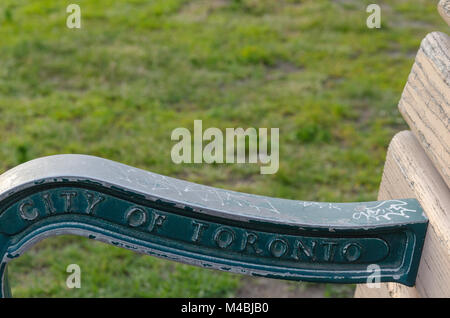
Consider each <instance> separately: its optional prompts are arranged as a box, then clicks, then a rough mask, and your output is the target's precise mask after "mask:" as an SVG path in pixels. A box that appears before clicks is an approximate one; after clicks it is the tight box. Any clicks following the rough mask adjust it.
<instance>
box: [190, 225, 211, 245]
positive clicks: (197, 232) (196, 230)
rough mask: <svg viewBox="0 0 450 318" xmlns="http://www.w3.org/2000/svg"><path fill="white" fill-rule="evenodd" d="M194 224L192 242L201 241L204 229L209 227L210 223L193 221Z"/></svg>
mask: <svg viewBox="0 0 450 318" xmlns="http://www.w3.org/2000/svg"><path fill="white" fill-rule="evenodd" d="M192 225H193V226H194V234H192V242H198V241H200V238H201V236H202V233H203V231H204V230H205V229H206V228H207V227H208V224H204V223H200V222H197V221H192Z"/></svg>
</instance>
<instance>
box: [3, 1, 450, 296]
mask: <svg viewBox="0 0 450 318" xmlns="http://www.w3.org/2000/svg"><path fill="white" fill-rule="evenodd" d="M371 2H372V1H359V0H329V1H328V0H302V1H300V0H299V1H296V0H280V1H271V0H210V1H201V0H192V1H187V0H153V1H147V0H128V1H125V0H123V1H113V0H100V1H95V2H94V1H87V0H79V1H76V3H77V4H79V5H80V7H81V13H82V28H81V29H80V30H70V29H68V28H66V26H65V23H66V22H65V21H66V17H67V13H66V6H67V5H68V4H69V3H71V2H67V1H52V0H35V1H31V0H2V2H1V3H0V61H1V64H0V132H1V136H2V139H1V140H2V142H1V143H0V158H1V161H0V169H1V171H5V170H7V169H9V168H12V167H14V166H16V165H17V164H20V163H22V162H24V161H27V160H30V159H33V158H36V157H40V156H45V155H52V154H59V153H84V154H91V155H96V156H101V157H105V158H108V159H111V160H115V161H119V162H123V163H126V164H129V165H132V166H136V167H140V168H144V169H147V170H151V171H154V172H157V173H161V174H165V175H171V176H175V177H179V178H182V179H186V180H190V181H194V182H199V183H203V184H208V185H214V186H217V187H224V188H228V189H233V190H237V191H244V192H250V193H257V194H263V195H268V196H276V197H283V198H290V199H303V200H318V201H362V200H373V199H376V194H377V188H378V185H379V182H380V178H381V173H382V168H383V162H384V159H385V154H386V149H387V146H388V143H389V141H390V139H391V138H392V136H393V135H394V134H395V133H396V132H398V131H400V130H402V129H405V128H406V125H405V124H404V121H403V120H402V119H401V117H400V115H399V113H398V111H397V107H396V105H397V103H398V100H399V98H400V95H401V92H402V89H403V86H404V84H405V82H406V79H407V77H408V74H409V70H410V68H411V66H412V63H413V59H414V56H415V52H416V51H417V49H418V47H419V44H420V41H421V39H422V38H423V37H424V36H425V35H426V34H427V33H428V32H431V31H435V30H445V28H446V27H445V24H444V22H442V21H441V19H440V18H439V16H438V13H437V11H436V2H437V1H428V0H397V1H395V2H391V1H389V2H387V1H380V5H381V7H382V28H381V29H373V30H371V29H368V28H367V27H366V25H365V21H366V18H367V16H368V13H366V11H365V8H366V6H367V5H368V4H369V3H371ZM194 119H202V120H203V126H204V127H218V128H220V129H223V130H224V129H225V128H226V127H244V128H247V127H256V128H258V127H280V169H279V171H278V173H276V174H275V175H260V174H259V168H258V167H257V166H252V165H176V164H173V163H172V161H171V159H170V150H171V147H172V146H173V142H171V140H170V133H171V131H172V130H173V129H174V128H176V127H187V128H188V129H192V128H193V121H194ZM71 263H77V264H79V265H80V266H81V269H82V288H81V289H75V290H69V289H67V288H66V287H65V279H66V277H67V273H66V272H65V269H66V266H67V265H68V264H71ZM9 271H10V277H11V281H12V286H13V295H15V296H19V297H28V296H50V297H57V296H64V297H92V296H105V297H107V296H110V297H113V296H115V297H122V296H123V297H135V296H151V297H158V296H167V297H172V296H178V297H191V296H192V297H216V296H217V297H222V296H233V295H236V294H237V293H238V290H239V287H240V284H241V277H240V276H236V275H232V274H229V273H222V272H216V271H211V270H206V269H200V268H194V267H191V266H187V265H181V264H174V263H170V262H167V261H163V260H159V259H155V258H152V257H146V256H140V255H136V254H134V253H133V252H130V251H124V250H119V249H117V248H115V247H111V246H106V245H103V244H101V243H98V242H94V241H90V240H85V239H81V238H75V237H58V238H52V239H48V240H46V241H44V242H41V243H40V244H39V245H38V246H36V247H35V248H33V249H32V250H30V251H29V252H28V253H26V254H25V255H23V256H22V257H20V258H19V259H17V260H15V261H14V262H12V264H11V266H10V269H9ZM324 292H325V296H351V294H352V287H351V286H350V287H348V286H347V287H344V288H342V287H335V286H333V285H328V286H327V287H326V288H325V289H324ZM275 296H276V295H275Z"/></svg>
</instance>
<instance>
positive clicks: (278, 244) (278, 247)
mask: <svg viewBox="0 0 450 318" xmlns="http://www.w3.org/2000/svg"><path fill="white" fill-rule="evenodd" d="M288 249H289V247H288V243H287V242H286V241H285V240H284V239H280V238H274V239H272V240H271V241H270V243H269V251H270V253H271V254H272V256H274V257H281V256H283V255H284V254H286V252H287V251H288Z"/></svg>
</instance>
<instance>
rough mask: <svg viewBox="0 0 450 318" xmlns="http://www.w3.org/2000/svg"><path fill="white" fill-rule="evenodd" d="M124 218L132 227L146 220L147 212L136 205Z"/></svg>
mask: <svg viewBox="0 0 450 318" xmlns="http://www.w3.org/2000/svg"><path fill="white" fill-rule="evenodd" d="M125 219H126V220H127V222H128V224H129V225H130V226H132V227H138V226H141V225H142V224H144V223H145V221H147V213H145V211H144V210H142V209H141V208H138V207H132V208H131V209H129V210H128V212H127V213H126V214H125Z"/></svg>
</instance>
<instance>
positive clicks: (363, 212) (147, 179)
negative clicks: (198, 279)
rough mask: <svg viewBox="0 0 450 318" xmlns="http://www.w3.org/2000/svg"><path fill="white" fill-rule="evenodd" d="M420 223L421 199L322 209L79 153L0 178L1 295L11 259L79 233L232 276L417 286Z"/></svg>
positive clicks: (28, 165)
mask: <svg viewBox="0 0 450 318" xmlns="http://www.w3.org/2000/svg"><path fill="white" fill-rule="evenodd" d="M427 222H428V221H427V218H426V217H425V215H424V213H423V210H422V208H421V206H420V205H419V203H418V202H417V200H415V199H398V200H388V201H376V202H357V203H323V202H308V201H295V200H286V199H279V198H270V197H265V196H259V195H252V194H245V193H240V192H234V191H228V190H223V189H219V188H214V187H208V186H203V185H199V184H195V183H191V182H187V181H182V180H178V179H174V178H170V177H166V176H162V175H159V174H155V173H151V172H148V171H144V170H141V169H137V168H134V167H130V166H127V165H124V164H120V163H117V162H113V161H110V160H106V159H102V158H98V157H92V156H86V155H57V156H50V157H44V158H39V159H35V160H32V161H29V162H26V163H24V164H21V165H19V166H17V167H15V168H13V169H11V170H9V171H7V172H5V173H4V174H2V175H1V176H0V257H1V258H2V261H1V267H0V271H1V273H0V274H1V277H2V279H1V285H2V286H1V288H0V290H1V296H8V295H9V288H8V283H7V277H6V274H5V272H6V264H7V263H8V261H10V260H11V259H14V258H16V257H18V256H20V255H21V254H22V253H24V252H25V251H26V250H27V249H28V248H29V247H31V246H32V245H33V244H35V243H36V242H38V241H39V240H42V239H43V238H46V237H49V236H54V235H61V234H76V235H82V236H86V237H89V238H91V239H96V240H100V241H103V242H106V243H109V244H113V245H115V246H120V247H124V248H127V249H131V250H134V251H136V252H140V253H145V254H149V255H154V256H157V257H162V258H166V259H170V260H174V261H179V262H183V263H188V264H194V265H197V266H201V267H204V268H214V269H219V270H224V271H230V272H235V273H242V274H249V275H253V276H264V277H271V278H279V279H290V280H304V281H313V282H335V283H336V282H338V283H364V282H366V281H367V279H368V278H369V277H371V275H372V276H373V271H371V270H368V267H369V266H370V265H371V264H376V265H378V266H379V268H380V272H379V278H380V281H382V282H388V281H395V282H399V283H402V284H405V285H408V286H412V285H414V282H415V278H416V275H417V269H418V265H419V261H420V255H421V250H422V245H423V241H424V238H425V233H426V228H427Z"/></svg>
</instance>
